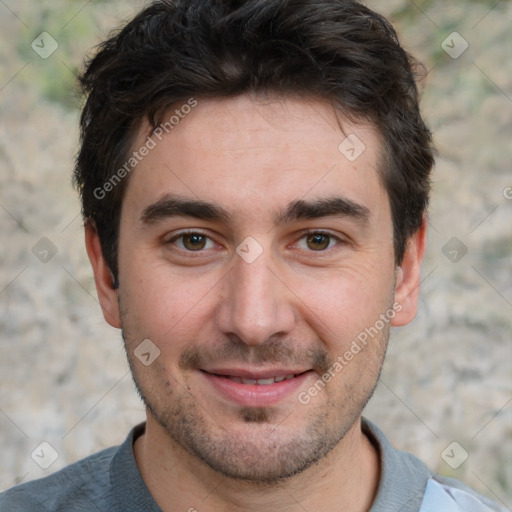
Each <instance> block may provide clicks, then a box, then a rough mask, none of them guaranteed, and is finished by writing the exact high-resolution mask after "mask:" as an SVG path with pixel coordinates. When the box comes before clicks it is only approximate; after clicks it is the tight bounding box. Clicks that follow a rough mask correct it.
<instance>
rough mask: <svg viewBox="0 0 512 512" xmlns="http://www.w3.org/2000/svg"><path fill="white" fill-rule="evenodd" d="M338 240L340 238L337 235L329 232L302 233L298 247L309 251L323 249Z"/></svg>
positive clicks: (336, 242) (328, 247)
mask: <svg viewBox="0 0 512 512" xmlns="http://www.w3.org/2000/svg"><path fill="white" fill-rule="evenodd" d="M340 242H341V240H340V239H339V238H338V237H336V236H334V235H331V234H330V233H324V232H322V231H315V232H311V233H307V234H306V235H304V236H303V237H302V238H301V239H300V240H299V243H298V247H299V248H300V249H305V250H310V251H325V250H326V249H330V248H331V247H333V246H334V245H337V244H338V243H340Z"/></svg>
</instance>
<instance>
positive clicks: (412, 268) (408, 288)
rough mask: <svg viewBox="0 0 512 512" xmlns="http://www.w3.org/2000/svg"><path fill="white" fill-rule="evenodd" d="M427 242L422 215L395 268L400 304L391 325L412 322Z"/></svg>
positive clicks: (395, 325) (425, 219) (425, 227)
mask: <svg viewBox="0 0 512 512" xmlns="http://www.w3.org/2000/svg"><path fill="white" fill-rule="evenodd" d="M426 242H427V218H426V217H423V222H422V224H421V227H420V229H419V230H418V231H417V232H416V233H415V234H414V235H413V236H411V238H409V240H408V241H407V248H406V251H405V255H404V259H403V261H402V264H401V265H400V267H398V268H397V270H396V284H395V299H394V300H395V302H396V303H398V304H400V306H401V309H400V310H398V308H397V313H396V315H395V317H394V318H393V320H392V321H391V325H393V326H394V327H400V326H402V325H407V324H408V323H409V322H412V321H413V320H414V318H415V316H416V312H417V310H418V297H419V292H420V277H421V274H420V271H421V262H422V260H423V255H424V254H425V247H426Z"/></svg>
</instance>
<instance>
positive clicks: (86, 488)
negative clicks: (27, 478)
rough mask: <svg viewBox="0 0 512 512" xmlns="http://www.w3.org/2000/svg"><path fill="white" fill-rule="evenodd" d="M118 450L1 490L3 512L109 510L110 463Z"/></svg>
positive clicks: (100, 454)
mask: <svg viewBox="0 0 512 512" xmlns="http://www.w3.org/2000/svg"><path fill="white" fill-rule="evenodd" d="M117 450H118V447H113V448H108V449H106V450H103V451H101V452H99V453H96V454H94V455H91V456H89V457H86V458H85V459H82V460H80V461H78V462H75V463H74V464H71V465H69V466H67V467H65V468H64V469H61V470H60V471H57V472H56V473H53V474H52V475H49V476H47V477H45V478H41V479H39V480H33V481H31V482H27V483H24V484H21V485H18V486H16V487H13V488H12V489H9V490H7V491H5V492H3V493H1V494H0V512H29V511H34V510H38V512H46V511H48V512H50V511H52V512H57V511H66V512H68V511H71V510H72V511H73V512H75V511H76V512H81V511H84V512H85V511H88V512H90V511H91V510H109V508H108V505H107V503H108V501H109V495H110V492H111V491H110V485H109V482H110V464H111V462H112V458H113V457H114V455H115V454H116V452H117ZM102 505H103V506H102ZM105 505H106V506H105Z"/></svg>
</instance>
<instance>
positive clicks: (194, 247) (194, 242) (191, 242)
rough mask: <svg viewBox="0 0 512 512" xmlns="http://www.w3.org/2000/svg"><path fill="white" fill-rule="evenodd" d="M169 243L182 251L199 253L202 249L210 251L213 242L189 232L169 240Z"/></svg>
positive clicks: (198, 234)
mask: <svg viewBox="0 0 512 512" xmlns="http://www.w3.org/2000/svg"><path fill="white" fill-rule="evenodd" d="M169 243H173V244H175V245H176V246H177V247H178V248H179V249H182V250H184V251H195V252H197V251H201V250H203V249H212V248H213V247H214V242H213V240H211V239H210V238H209V237H208V236H206V235H204V234H203V233H198V232H190V233H181V234H179V235H177V236H175V237H173V238H171V239H170V240H169Z"/></svg>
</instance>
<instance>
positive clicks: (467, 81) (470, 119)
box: [0, 0, 512, 508]
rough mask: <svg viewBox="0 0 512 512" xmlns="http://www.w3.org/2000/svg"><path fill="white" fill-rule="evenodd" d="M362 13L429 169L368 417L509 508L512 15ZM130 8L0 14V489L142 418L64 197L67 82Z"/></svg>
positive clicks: (69, 140)
mask: <svg viewBox="0 0 512 512" xmlns="http://www.w3.org/2000/svg"><path fill="white" fill-rule="evenodd" d="M369 4H370V6H371V7H373V8H375V9H376V10H378V11H380V12H383V13H384V14H387V15H389V16H391V18H392V20H393V21H394V23H395V25H396V26H397V28H398V30H399V34H400V38H401V40H402V43H403V44H404V46H405V47H406V48H407V49H408V50H409V51H411V52H412V53H413V54H414V55H416V56H418V57H419V58H420V59H421V60H422V61H423V62H424V63H425V65H426V68H427V69H428V70H429V73H428V77H427V79H426V81H425V82H424V86H425V89H424V91H423V110H424V114H425V117H426V119H427V120H428V122H429V124H430V126H431V127H432V129H433V131H434V132H435V137H436V143H437V146H438V149H439V153H440V155H439V158H438V163H437V166H436V170H435V174H434V194H433V200H432V206H431V216H430V230H429V248H428V251H427V256H426V260H425V263H424V266H423V275H424V279H423V282H422V292H421V297H422V298H421V305H420V312H419V314H418V318H417V319H416V320H415V321H414V322H413V324H411V325H410V326H407V327H404V328H401V329H397V330H395V331H393V333H392V340H391V343H390V349H389V353H388V358H387V361H386V364H385V367H384V371H383V374H382V377H381V382H380V384H379V386H378V389H377V391H376V393H375V396H374V398H373V399H372V401H371V403H370V404H369V406H368V409H367V412H366V415H367V416H368V417H369V418H370V419H372V420H373V421H375V422H376V423H377V424H378V425H379V426H380V427H381V428H382V429H383V430H384V431H385V432H386V433H387V435H388V436H389V438H390V439H391V441H392V442H393V444H394V445H395V446H397V447H400V448H402V449H404V450H408V451H410V452H412V453H414V454H416V455H418V456H419V457H420V458H421V459H423V460H424V461H425V462H426V463H427V464H428V465H429V466H430V467H431V468H432V469H433V470H435V471H438V472H440V473H442V474H445V475H451V476H456V477H457V478H460V479H461V480H463V481H465V482H467V483H468V484H470V485H471V486H473V487H474V488H476V489H477V490H479V491H480V492H482V493H483V494H486V495H488V496H490V497H491V498H493V499H495V500H498V501H501V502H502V503H504V504H505V505H507V506H508V507H509V508H511V507H512V365H511V359H512V348H511V343H510V342H511V318H512V314H511V313H512V258H511V255H512V199H511V197H512V189H511V188H510V187H512V175H511V162H512V159H511V156H512V155H511V153H512V144H511V142H510V141H511V135H512V63H511V59H510V47H511V43H512V41H511V39H512V32H511V30H510V26H511V21H512V5H511V3H510V2H509V1H497V2H496V1H490V0H489V1H483V0H481V1H477V0H471V1H462V0H455V1H453V2H443V1H442V0H424V1H421V0H416V1H415V2H413V1H408V0H393V1H387V2H384V1H377V0H373V1H371V2H369ZM141 5H142V2H140V1H135V0H132V1H124V2H120V1H91V2H85V1H78V0H72V1H71V0H69V1H64V0H52V1H51V2H36V1H35V0H20V1H18V2H14V0H5V1H3V2H1V3H0V57H1V60H0V62H1V65H0V116H1V124H0V233H1V243H0V333H1V338H0V350H1V357H0V490H3V489H5V488H8V487H10V486H12V485H13V484H15V483H18V482H21V481H27V480H30V479H34V478H38V477H41V476H44V475H46V474H48V473H49V472H53V471H56V470H58V469H59V468H61V467H63V466H65V465H66V464H68V463H70V462H72V461H74V460H77V459H79V458H81V457H84V456H86V455H89V454H90V453H93V452H95V451H98V450H99V449H102V448H104V447H107V446H111V445H113V444H118V443H120V442H121V441H122V440H123V439H124V437H125V435H126V433H127V431H128V429H129V428H130V427H131V426H132V425H133V424H135V423H136V422H139V421H142V420H143V418H144V413H143V409H142V406H141V404H140V402H139V399H138V397H137V395H136V393H135V391H134V386H133V384H132V382H131V377H130V375H129V372H128V367H127V364H126V362H125V356H124V353H123V348H122V342H121V338H120V335H119V333H118V332H116V331H115V330H113V329H111V328H109V327H108V326H107V325H106V323H105V322H104V320H103V317H102V315H101V311H100V308H99V305H98V302H97V299H96V292H95V289H94V283H93V279H92V272H91V270H90V267H89V263H88V261H87V258H86V254H85V250H84V247H83V240H82V238H83V237H82V229H81V219H80V216H79V204H78V198H77V195H76V193H75V192H74V190H73V189H72V187H71V183H70V176H71V169H72V165H73V157H74V153H75V151H76V148H77V128H76V127H77V119H78V111H77V105H78V102H77V98H76V96H75V95H74V93H73V80H74V72H75V70H76V67H77V66H79V65H80V63H81V60H82V58H83V56H84V54H85V52H86V51H88V50H89V49H90V48H92V46H93V45H94V44H97V43H98V42H99V41H100V40H101V39H102V38H103V37H104V35H105V34H106V33H107V31H108V30H110V29H112V28H114V27H115V26H117V25H118V23H119V22H120V21H121V20H123V19H126V18H129V17H130V15H131V14H132V13H133V12H135V10H136V9H138V8H139V7H140V6H141ZM43 31H45V32H48V33H49V34H50V35H51V36H52V38H54V39H55V41H56V42H57V44H58V48H57V50H56V51H55V52H54V53H53V54H52V55H50V56H49V57H48V58H46V59H43V58H41V57H40V56H39V55H38V54H37V53H36V52H35V51H34V50H33V49H32V48H31V43H32V41H34V39H35V40H36V43H35V44H37V41H40V39H36V38H37V36H39V34H41V32H43ZM454 32H457V33H458V34H459V35H457V34H453V33H454ZM44 37H47V36H44ZM465 42H467V44H468V48H467V49H466V51H465V52H464V53H463V54H462V55H460V56H459V57H458V58H452V57H450V55H449V54H448V53H452V56H453V55H455V54H457V53H459V52H460V51H461V50H462V49H463V48H464V47H465V44H466V43H465ZM51 44H52V41H51V39H45V44H44V48H42V46H43V45H42V44H41V43H40V42H39V47H36V48H38V50H39V52H42V53H44V51H47V52H48V51H49V50H50V49H51ZM443 48H444V49H443ZM445 50H446V51H445ZM447 52H448V53H447ZM454 237H455V238H456V239H455V240H452V239H453V238H454ZM450 240H451V242H450ZM447 244H448V245H447ZM466 249H467V253H466V254H464V255H463V256H462V257H461V255H462V254H463V253H464V251H465V250H466ZM45 251H47V252H45ZM453 251H456V252H453ZM54 253H55V254H54ZM45 260H47V261H45ZM43 441H46V442H48V443H49V444H50V445H51V446H52V447H53V448H54V449H55V450H56V452H57V459H56V460H55V462H54V463H53V464H52V465H51V466H50V467H49V468H48V469H42V468H40V467H39V466H38V465H37V464H36V463H35V462H34V460H33V459H32V458H31V453H33V451H34V450H36V451H35V452H34V458H35V455H36V454H37V453H40V448H39V445H40V443H41V442H43ZM453 442H455V443H457V444H451V443H453ZM447 447H448V449H446V448H447ZM38 450H39V451H38ZM452 450H453V451H452ZM465 452H467V454H468V458H467V460H466V461H465V462H463V463H461V465H460V466H459V467H458V469H454V468H452V467H451V466H456V465H457V463H459V462H460V461H461V460H462V458H463V456H465ZM47 453H48V451H47ZM447 461H448V462H449V464H448V463H447Z"/></svg>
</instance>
